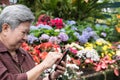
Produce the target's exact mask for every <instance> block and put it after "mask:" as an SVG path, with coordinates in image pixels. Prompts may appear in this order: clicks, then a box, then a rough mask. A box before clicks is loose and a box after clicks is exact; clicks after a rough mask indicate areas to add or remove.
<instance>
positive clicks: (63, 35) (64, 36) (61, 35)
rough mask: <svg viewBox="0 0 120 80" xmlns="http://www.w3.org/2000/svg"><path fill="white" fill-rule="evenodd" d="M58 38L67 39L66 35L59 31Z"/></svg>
mask: <svg viewBox="0 0 120 80" xmlns="http://www.w3.org/2000/svg"><path fill="white" fill-rule="evenodd" d="M58 38H60V40H61V41H67V40H68V39H69V37H68V35H67V34H66V33H64V32H60V34H59V35H58Z"/></svg>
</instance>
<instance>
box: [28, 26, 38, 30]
mask: <svg viewBox="0 0 120 80" xmlns="http://www.w3.org/2000/svg"><path fill="white" fill-rule="evenodd" d="M37 29H38V27H36V26H30V30H37Z"/></svg>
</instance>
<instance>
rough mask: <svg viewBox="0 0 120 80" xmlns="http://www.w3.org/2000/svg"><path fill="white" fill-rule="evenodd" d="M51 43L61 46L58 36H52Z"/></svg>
mask: <svg viewBox="0 0 120 80" xmlns="http://www.w3.org/2000/svg"><path fill="white" fill-rule="evenodd" d="M49 42H52V43H57V44H59V43H60V42H61V41H60V40H59V39H58V38H57V37H56V36H51V37H50V39H49Z"/></svg>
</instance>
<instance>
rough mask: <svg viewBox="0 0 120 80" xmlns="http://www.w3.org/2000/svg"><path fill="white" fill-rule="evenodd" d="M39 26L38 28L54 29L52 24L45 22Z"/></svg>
mask: <svg viewBox="0 0 120 80" xmlns="http://www.w3.org/2000/svg"><path fill="white" fill-rule="evenodd" d="M37 27H38V28H45V29H48V30H50V29H52V27H51V26H49V25H44V24H39V25H38V26H37Z"/></svg>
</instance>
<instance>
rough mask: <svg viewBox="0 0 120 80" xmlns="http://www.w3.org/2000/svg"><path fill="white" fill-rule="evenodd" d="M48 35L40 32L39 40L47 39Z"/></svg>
mask: <svg viewBox="0 0 120 80" xmlns="http://www.w3.org/2000/svg"><path fill="white" fill-rule="evenodd" d="M49 38H50V37H49V35H47V34H42V35H41V37H40V40H49Z"/></svg>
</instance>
